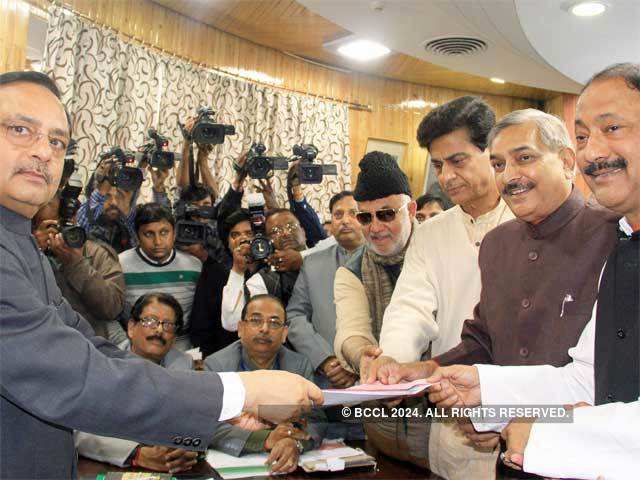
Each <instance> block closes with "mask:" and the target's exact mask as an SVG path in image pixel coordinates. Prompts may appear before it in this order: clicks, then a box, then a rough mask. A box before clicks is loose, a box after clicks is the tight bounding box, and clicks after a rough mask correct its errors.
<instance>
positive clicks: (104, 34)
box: [45, 6, 351, 217]
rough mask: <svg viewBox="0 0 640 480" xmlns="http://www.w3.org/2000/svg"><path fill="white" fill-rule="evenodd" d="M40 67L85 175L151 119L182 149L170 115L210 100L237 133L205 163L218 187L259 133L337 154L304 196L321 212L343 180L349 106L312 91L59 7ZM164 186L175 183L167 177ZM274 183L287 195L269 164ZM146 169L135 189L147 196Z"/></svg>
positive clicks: (285, 146) (132, 143)
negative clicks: (219, 64) (219, 66)
mask: <svg viewBox="0 0 640 480" xmlns="http://www.w3.org/2000/svg"><path fill="white" fill-rule="evenodd" d="M49 13H50V20H49V30H48V32H47V47H46V51H45V71H46V72H47V73H49V74H51V75H52V76H53V78H54V79H55V80H56V82H57V83H58V85H59V87H60V88H61V90H62V92H63V100H64V101H65V103H66V105H67V108H68V109H69V111H70V113H71V115H72V117H73V119H74V128H73V137H74V138H75V139H77V140H78V143H79V155H78V156H77V159H76V162H77V163H79V164H80V171H81V173H82V174H83V176H84V177H85V180H86V178H87V177H88V176H89V175H90V174H91V171H92V170H93V168H95V163H96V160H97V157H98V154H99V153H100V152H102V151H105V150H106V149H107V148H108V147H110V146H113V145H119V146H121V147H124V148H128V149H132V150H133V149H135V148H136V147H137V146H139V145H141V144H142V143H143V142H144V134H145V132H146V131H147V129H148V128H149V127H151V126H154V127H156V128H157V129H158V131H159V132H160V133H161V134H163V135H166V136H168V137H169V139H170V140H171V147H172V149H173V150H176V151H181V142H182V135H181V133H180V129H179V127H178V121H181V122H184V121H185V119H186V118H187V117H188V116H191V115H194V114H195V112H196V110H197V108H198V107H200V106H210V107H211V108H213V110H214V111H215V112H216V120H217V121H218V122H220V123H227V124H231V125H234V126H235V128H236V135H235V136H231V137H229V139H228V140H227V141H225V143H224V144H222V145H217V146H216V147H215V148H214V150H213V153H212V154H211V156H210V166H211V168H212V169H213V172H214V176H215V177H216V179H217V180H218V185H219V190H220V191H221V193H224V192H225V191H226V189H227V188H228V187H229V185H230V183H231V180H232V179H233V175H234V172H233V168H232V162H233V160H234V159H236V158H238V157H239V156H240V155H241V153H242V152H243V151H245V150H247V149H248V148H249V146H250V145H251V143H252V142H254V141H259V142H262V143H264V144H265V146H266V147H267V154H268V155H286V156H289V155H291V149H292V147H293V145H295V144H298V143H313V144H314V145H315V146H316V147H318V149H319V151H320V153H319V155H318V160H319V161H321V162H323V163H331V164H335V165H336V166H337V169H338V175H337V176H327V177H325V178H324V180H323V182H322V183H321V184H319V185H307V186H305V187H304V192H305V195H306V197H307V200H308V201H309V202H310V203H311V205H312V206H313V207H314V208H315V209H316V211H317V212H318V213H319V214H320V215H321V216H325V217H326V216H327V215H328V204H329V199H330V198H331V196H332V195H334V194H335V193H337V192H339V191H341V190H343V189H345V188H349V187H350V185H351V164H350V160H349V112H348V107H347V106H345V105H340V104H336V103H332V102H327V101H324V100H321V99H318V98H314V97H311V96H305V95H298V94H294V93H290V92H284V91H280V90H276V89H272V88H269V87H263V86H259V85H257V84H254V83H251V82H247V81H243V80H239V79H235V78H232V77H228V76H225V75H222V74H219V73H216V72H213V71H211V70H208V69H205V68H202V67H199V66H197V65H195V64H192V63H189V62H186V61H183V60H180V59H176V58H174V57H169V56H166V55H163V54H160V53H158V52H155V51H153V50H150V49H147V48H145V47H142V46H138V45H135V44H131V43H127V42H124V41H123V40H122V39H121V38H120V37H119V36H118V35H117V34H116V33H115V32H113V31H111V30H107V29H104V28H102V27H99V26H96V25H94V24H92V23H90V22H88V21H86V20H84V19H82V18H79V17H77V16H75V15H73V14H70V13H69V12H68V11H66V10H64V9H61V8H60V7H56V6H53V7H51V9H50V11H49ZM170 182H171V183H170V188H172V187H173V186H174V185H175V183H174V179H173V177H172V178H171V179H170ZM273 184H274V190H275V192H276V195H277V197H278V200H279V202H280V204H281V205H285V204H286V190H285V185H286V172H276V174H275V175H274V177H273ZM149 189H150V188H149V179H147V180H146V182H145V186H144V187H143V196H144V197H145V198H149Z"/></svg>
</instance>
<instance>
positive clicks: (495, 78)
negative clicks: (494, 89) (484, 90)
mask: <svg viewBox="0 0 640 480" xmlns="http://www.w3.org/2000/svg"><path fill="white" fill-rule="evenodd" d="M489 80H491V81H492V82H493V83H500V84H503V83H505V82H504V80H503V79H502V78H498V77H491V78H490V79H489Z"/></svg>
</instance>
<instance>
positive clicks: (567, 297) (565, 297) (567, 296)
mask: <svg viewBox="0 0 640 480" xmlns="http://www.w3.org/2000/svg"><path fill="white" fill-rule="evenodd" d="M569 302H573V297H572V296H571V294H570V293H567V294H566V295H565V296H564V298H563V299H562V305H561V306H560V317H564V304H565V303H569Z"/></svg>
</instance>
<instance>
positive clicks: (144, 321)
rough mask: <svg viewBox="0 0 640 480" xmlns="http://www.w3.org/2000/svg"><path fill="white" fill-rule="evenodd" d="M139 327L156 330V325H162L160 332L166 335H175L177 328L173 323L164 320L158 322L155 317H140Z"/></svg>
mask: <svg viewBox="0 0 640 480" xmlns="http://www.w3.org/2000/svg"><path fill="white" fill-rule="evenodd" d="M140 325H142V326H143V327H145V328H158V325H162V330H164V331H165V332H167V333H175V332H176V330H177V329H178V326H177V325H176V324H175V323H174V322H168V321H166V320H163V321H160V320H158V319H157V318H156V317H142V318H141V319H140Z"/></svg>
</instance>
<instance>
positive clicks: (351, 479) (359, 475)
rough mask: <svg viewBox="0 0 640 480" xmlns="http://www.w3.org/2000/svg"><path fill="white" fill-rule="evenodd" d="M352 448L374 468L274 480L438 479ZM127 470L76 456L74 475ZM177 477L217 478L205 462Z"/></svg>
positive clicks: (86, 479)
mask: <svg viewBox="0 0 640 480" xmlns="http://www.w3.org/2000/svg"><path fill="white" fill-rule="evenodd" d="M350 443H351V445H352V446H354V447H360V448H362V449H363V450H365V451H366V452H367V453H368V454H369V455H373V456H375V457H376V459H377V461H378V469H377V471H375V472H374V471H372V470H371V469H370V468H367V469H354V470H346V471H344V472H319V473H314V474H309V473H305V472H303V471H302V469H298V470H297V471H296V472H294V473H290V474H289V475H279V476H277V477H270V478H277V479H281V478H282V479H286V480H311V479H314V478H315V479H322V480H333V479H336V480H337V479H348V480H365V479H377V480H396V479H397V480H409V479H412V480H442V479H441V477H438V476H437V475H435V474H433V473H431V472H428V471H425V470H422V469H420V468H418V467H414V466H413V465H411V464H408V463H403V462H400V461H398V460H394V459H393V458H390V457H387V456H386V455H383V454H381V453H377V452H376V450H375V448H373V447H372V446H370V445H368V444H367V443H366V442H350ZM125 471H127V469H122V468H118V467H115V466H113V465H109V464H106V463H100V462H94V461H93V460H89V459H88V458H84V457H80V460H79V462H78V474H79V475H78V476H79V478H80V479H81V480H95V478H96V475H97V474H99V473H105V472H125ZM176 476H177V477H178V478H184V479H189V478H191V479H195V478H215V479H219V478H220V477H219V476H218V475H217V474H216V473H215V470H213V469H212V468H211V467H210V466H209V464H207V463H206V462H200V463H198V464H197V465H196V466H195V467H194V468H193V470H192V471H190V472H188V473H186V474H183V475H176Z"/></svg>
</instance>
